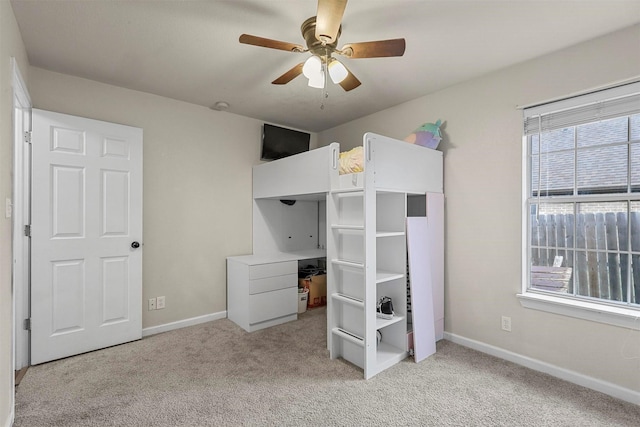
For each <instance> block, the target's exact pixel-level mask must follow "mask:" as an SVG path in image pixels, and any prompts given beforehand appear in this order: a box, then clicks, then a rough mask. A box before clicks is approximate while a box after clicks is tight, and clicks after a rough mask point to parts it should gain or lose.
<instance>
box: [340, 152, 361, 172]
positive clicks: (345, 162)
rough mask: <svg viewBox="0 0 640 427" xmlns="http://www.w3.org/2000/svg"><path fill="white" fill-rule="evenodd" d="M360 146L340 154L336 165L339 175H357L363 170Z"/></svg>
mask: <svg viewBox="0 0 640 427" xmlns="http://www.w3.org/2000/svg"><path fill="white" fill-rule="evenodd" d="M362 152H363V149H362V146H358V147H356V148H353V149H351V150H349V151H344V152H342V153H340V156H339V158H338V165H339V170H340V175H345V174H349V173H358V172H362V171H363V170H364V156H363V154H362Z"/></svg>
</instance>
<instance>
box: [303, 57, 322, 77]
mask: <svg viewBox="0 0 640 427" xmlns="http://www.w3.org/2000/svg"><path fill="white" fill-rule="evenodd" d="M302 74H304V76H305V77H306V78H308V79H312V78H317V77H318V75H320V74H322V60H321V59H320V57H318V56H316V55H313V56H310V57H309V59H307V60H306V61H305V62H304V65H303V66H302Z"/></svg>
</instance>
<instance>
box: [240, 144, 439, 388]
mask: <svg viewBox="0 0 640 427" xmlns="http://www.w3.org/2000/svg"><path fill="white" fill-rule="evenodd" d="M361 147H362V148H361V149H359V150H356V151H359V154H360V158H361V159H362V164H360V165H356V167H353V166H354V165H353V164H352V162H349V164H348V166H349V167H350V169H351V170H362V171H361V172H355V173H341V160H344V158H345V157H344V155H343V156H342V159H341V155H340V154H341V153H340V145H339V144H338V143H332V144H330V145H328V146H326V147H322V148H318V149H315V150H312V151H308V152H305V153H300V154H296V155H294V156H290V157H286V158H283V159H279V160H275V161H272V162H269V163H264V164H261V165H258V166H254V168H253V199H254V200H253V206H254V210H253V254H254V255H252V256H251V258H250V259H251V261H252V262H254V263H259V264H262V263H264V264H265V265H267V264H268V263H274V262H276V261H278V260H280V258H281V257H283V256H285V257H289V258H291V259H293V260H299V261H301V260H306V259H308V258H310V257H312V256H316V255H317V256H318V257H322V256H326V266H327V277H328V279H327V305H328V307H327V348H328V349H329V352H330V357H331V358H332V359H333V358H339V357H341V358H344V359H345V360H347V361H349V362H351V363H353V364H355V365H356V366H359V367H360V368H362V369H363V371H364V376H365V378H371V377H372V376H373V375H376V374H377V373H379V372H381V371H382V370H384V369H386V368H388V367H390V366H392V365H393V364H395V363H397V362H399V361H400V360H402V359H404V358H406V357H407V356H408V355H409V344H408V341H407V340H408V336H407V334H408V332H407V331H408V329H407V327H408V319H409V318H411V317H412V315H411V314H410V313H407V308H406V307H403V303H399V304H398V305H399V307H397V312H396V313H395V314H394V315H393V316H392V318H391V319H386V320H383V319H378V318H376V302H377V301H378V299H379V298H380V297H381V296H382V295H386V296H389V297H391V298H393V300H394V301H396V302H397V303H398V302H402V301H406V300H407V287H408V286H409V281H408V277H407V275H406V268H407V252H406V242H407V233H406V232H405V219H406V217H407V216H409V204H410V199H414V201H415V200H418V205H420V204H421V205H422V209H423V210H422V213H421V214H417V215H416V216H426V217H430V219H431V228H430V231H429V233H430V234H429V236H428V237H427V240H429V241H430V247H431V249H430V251H431V254H432V255H429V256H428V259H427V262H428V264H429V265H430V266H431V267H430V268H431V270H432V272H431V275H430V276H429V278H424V280H421V279H422V278H421V277H420V278H419V277H417V276H415V275H412V280H411V282H412V283H411V286H412V289H414V288H413V286H418V285H422V286H423V287H427V288H425V289H433V291H431V292H428V295H432V299H431V300H432V301H433V306H434V310H435V311H434V312H432V313H433V315H432V316H428V317H430V318H432V320H431V321H432V322H435V325H434V323H432V324H431V326H430V327H427V328H423V330H425V329H430V330H431V331H432V332H433V331H434V330H435V334H436V338H441V337H442V331H443V327H442V326H443V322H444V303H443V288H442V282H443V268H444V262H443V260H442V256H441V255H442V254H443V244H444V236H443V234H442V233H443V220H442V218H443V213H442V211H443V209H444V202H443V200H444V198H443V194H442V193H443V166H442V152H439V151H436V150H433V149H430V148H425V147H422V146H418V145H414V144H411V143H408V142H405V141H400V140H396V139H393V138H389V137H385V136H382V135H377V134H374V133H365V134H364V135H363V141H362V146H361ZM352 151H353V150H352ZM351 160H353V159H351ZM410 196H418V197H415V198H414V197H410ZM420 200H421V202H420ZM294 201H295V202H294ZM281 202H282V203H284V205H287V207H284V205H283V204H282V203H281ZM287 202H290V203H287ZM316 202H322V203H316ZM325 203H326V205H325V207H324V209H323V208H321V207H320V206H321V204H325ZM323 211H325V212H326V216H325V217H324V218H322V216H323V213H322V212H323ZM314 225H315V227H314ZM323 230H326V252H325V250H324V245H322V244H320V242H321V241H322V239H320V238H319V237H320V235H321V233H322V232H323ZM376 253H377V254H378V255H377V254H376ZM263 258H264V259H263ZM265 268H266V267H265ZM269 268H272V267H269ZM431 277H432V278H433V285H432V284H431V280H432V279H431ZM415 289H417V288H415ZM278 292H279V291H278ZM416 294H417V293H416ZM260 295H267V296H269V295H270V294H269V293H264V294H260ZM428 295H427V297H426V298H429V296H428ZM412 298H413V296H412ZM283 301H284V299H283ZM423 302H425V301H423ZM236 305H241V302H238V304H236ZM412 306H415V304H414V301H413V300H412ZM422 306H424V304H422ZM230 310H231V309H230ZM412 310H413V311H412V313H414V314H415V313H416V311H417V310H416V309H415V308H414V309H412ZM230 313H231V311H230ZM230 318H231V317H230ZM294 318H295V314H292V315H289V316H282V317H279V318H278V319H274V320H269V322H266V323H263V324H260V325H250V327H249V329H247V330H252V329H251V328H258V327H263V326H262V325H265V326H270V325H273V324H276V323H281V322H283V321H289V320H292V319H294ZM413 318H415V316H414V317H413ZM413 325H414V332H415V331H416V329H415V326H416V324H415V323H414V324H413ZM423 326H424V325H423ZM376 331H383V332H382V333H381V335H379V336H378V338H377V332H376ZM379 337H381V338H379ZM412 337H416V339H415V340H414V341H413V342H414V343H415V344H416V349H417V348H418V344H419V342H418V339H417V335H412ZM376 339H378V342H377V343H376ZM421 339H422V338H421ZM433 348H435V342H434V343H433ZM416 355H417V353H416ZM416 360H418V359H416Z"/></svg>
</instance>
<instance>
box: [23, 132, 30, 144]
mask: <svg viewBox="0 0 640 427" xmlns="http://www.w3.org/2000/svg"><path fill="white" fill-rule="evenodd" d="M24 142H25V143H27V144H31V131H30V130H28V131H25V132H24Z"/></svg>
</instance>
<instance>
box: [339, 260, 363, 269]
mask: <svg viewBox="0 0 640 427" xmlns="http://www.w3.org/2000/svg"><path fill="white" fill-rule="evenodd" d="M331 263H332V264H335V265H341V266H343V267H351V268H357V269H360V270H361V269H363V268H364V264H363V263H361V262H353V261H345V260H341V259H332V260H331Z"/></svg>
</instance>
